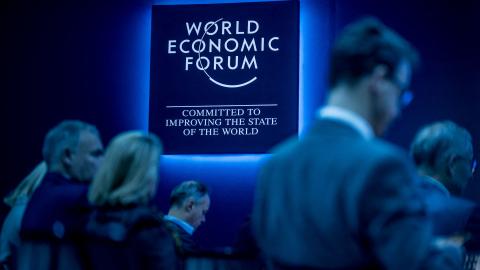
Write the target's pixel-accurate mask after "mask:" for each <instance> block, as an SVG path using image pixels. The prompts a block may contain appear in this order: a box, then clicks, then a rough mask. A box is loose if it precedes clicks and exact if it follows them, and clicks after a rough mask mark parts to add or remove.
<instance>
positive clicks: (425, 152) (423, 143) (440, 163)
mask: <svg viewBox="0 0 480 270" xmlns="http://www.w3.org/2000/svg"><path fill="white" fill-rule="evenodd" d="M471 148H472V137H471V135H470V133H469V132H468V131H467V130H466V129H464V128H462V127H460V126H458V125H457V124H455V123H454V122H452V121H441V122H435V123H432V124H430V125H427V126H425V127H423V128H422V129H420V131H419V132H418V133H417V134H416V136H415V138H414V140H413V142H412V145H411V146H410V153H411V155H412V157H413V160H414V162H415V165H416V166H417V167H418V168H421V169H423V170H427V171H428V172H430V173H439V172H441V170H442V169H443V168H444V167H445V166H446V165H445V164H446V163H445V162H447V160H448V158H449V157H450V156H452V155H455V154H460V153H464V152H466V151H470V150H471Z"/></svg>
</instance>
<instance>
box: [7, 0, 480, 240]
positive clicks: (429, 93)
mask: <svg viewBox="0 0 480 270" xmlns="http://www.w3.org/2000/svg"><path fill="white" fill-rule="evenodd" d="M18 2H19V1H8V0H7V1H6V2H5V1H4V2H2V4H0V34H1V37H2V42H0V65H1V67H2V68H1V74H2V77H1V80H0V90H1V93H2V96H3V97H2V98H1V99H0V105H1V106H0V108H1V112H2V113H1V115H2V119H1V120H2V124H3V128H2V138H3V139H2V140H1V144H2V145H1V146H2V148H1V149H2V150H3V158H2V162H1V163H0V164H2V167H1V171H2V174H1V175H0V195H2V196H3V195H5V194H6V193H7V192H8V191H9V190H10V189H11V188H13V187H14V186H15V185H16V183H17V182H18V181H19V180H20V179H21V178H22V177H23V176H24V175H25V174H26V173H27V172H28V171H29V170H30V169H31V168H32V167H33V166H34V165H35V163H37V162H38V161H40V159H41V155H40V149H41V144H42V141H43V136H44V134H45V133H46V131H47V130H48V129H49V128H50V127H52V126H53V125H55V124H56V123H58V122H59V121H61V120H62V119H65V118H78V119H82V120H85V121H88V122H91V123H94V124H95V125H97V126H98V127H99V129H100V131H101V133H102V135H103V139H104V141H105V142H108V141H109V140H110V138H112V137H113V136H114V135H115V134H117V133H118V132H121V131H124V130H128V129H146V128H147V123H148V89H149V85H148V82H149V64H150V59H149V56H150V55H149V51H150V19H151V6H152V4H165V3H167V4H172V3H179V2H182V3H200V2H202V3H212V2H239V1H180V0H178V1H93V0H92V1H78V2H75V1H67V2H65V1H50V2H48V1H47V2H42V4H27V2H22V3H18ZM99 2H100V3H99ZM300 10H301V11H300V13H301V14H300V16H301V22H300V24H301V30H300V32H301V37H300V48H301V51H300V91H301V92H300V99H301V100H300V132H303V131H304V130H305V129H306V128H307V127H308V126H309V124H310V123H311V121H312V119H313V117H314V112H315V110H316V108H317V107H318V106H320V105H321V104H322V103H323V101H324V100H325V79H324V73H325V67H326V57H327V56H328V48H329V46H330V45H331V41H332V37H333V36H334V35H335V33H336V32H337V31H338V30H339V29H340V28H341V27H343V26H344V25H345V24H346V23H348V22H350V21H352V20H353V19H356V18H358V17H359V16H361V15H363V14H373V15H376V16H377V17H379V18H380V19H381V20H383V21H385V23H387V24H388V25H391V26H392V27H393V28H395V29H397V30H398V31H399V32H400V33H401V34H402V35H404V36H406V37H407V38H408V39H409V40H411V41H412V43H413V44H415V46H416V47H417V48H418V49H419V50H420V52H421V54H422V60H423V64H422V67H421V70H420V72H419V73H418V74H417V76H416V77H415V79H414V85H413V90H414V91H415V96H416V97H415V100H414V102H413V104H412V105H411V106H410V107H408V108H407V110H406V111H405V112H404V115H403V116H404V117H403V118H402V119H401V120H399V121H397V122H396V123H395V124H394V125H393V126H392V129H391V130H390V132H389V134H388V138H389V139H390V140H392V141H394V142H395V143H398V144H399V145H401V146H404V147H406V146H407V145H408V143H409V142H410V141H411V139H412V137H413V134H414V132H415V131H416V130H417V129H418V128H419V127H420V126H421V125H423V124H426V123H428V122H431V121H434V120H439V119H445V118H449V119H452V120H454V121H457V122H458V123H460V124H461V125H464V126H465V127H467V128H468V129H469V130H470V131H471V132H472V134H473V136H474V140H475V141H476V142H475V147H476V148H475V149H476V152H477V153H478V149H479V148H478V146H479V144H478V140H480V136H479V135H480V124H479V122H478V119H480V117H479V116H480V106H477V104H478V101H479V100H480V69H479V62H480V59H479V58H480V57H479V55H480V54H479V53H478V51H477V49H478V48H480V37H479V36H478V35H476V34H475V33H478V29H477V28H478V25H480V21H479V19H478V18H480V16H479V15H480V9H479V3H478V1H474V0H472V1H467V0H465V1H443V0H437V1H421V3H417V1H400V0H394V1H383V0H357V1H353V0H352V1H348V0H324V1H314V0H305V1H303V0H302V1H300ZM265 157H266V156H265V155H253V156H250V155H249V156H244V155H235V156H219V155H215V156H166V157H165V158H164V159H163V160H162V162H161V165H160V166H161V183H160V186H159V194H158V198H157V202H158V203H159V205H160V206H161V208H162V209H163V210H164V211H166V210H167V209H166V204H167V196H168V193H169V190H170V189H171V187H173V186H174V185H176V184H177V183H179V182H181V181H183V180H186V179H192V178H194V179H199V180H202V181H204V182H206V183H207V184H208V185H209V186H210V188H211V191H212V207H211V212H210V213H209V215H208V216H207V223H206V225H204V226H202V227H200V229H199V231H198V233H197V237H198V238H199V240H200V241H201V243H202V244H203V245H205V246H207V247H214V246H224V245H229V244H231V243H232V241H233V240H234V236H235V232H236V230H237V229H238V227H239V226H240V223H241V222H242V220H243V219H244V217H245V216H246V215H247V214H248V213H249V212H250V209H251V206H252V198H253V190H254V186H255V174H256V172H257V170H258V168H259V166H260V164H261V162H262V160H263V158H265ZM477 180H478V179H477ZM477 182H478V181H477ZM472 186H473V187H474V188H472V189H470V190H469V191H470V194H469V196H472V197H478V196H477V194H478V193H480V192H478V191H479V189H477V188H476V185H475V182H473V185H472ZM2 207H3V208H0V210H1V213H2V214H4V213H5V212H6V210H7V209H6V207H4V206H2Z"/></svg>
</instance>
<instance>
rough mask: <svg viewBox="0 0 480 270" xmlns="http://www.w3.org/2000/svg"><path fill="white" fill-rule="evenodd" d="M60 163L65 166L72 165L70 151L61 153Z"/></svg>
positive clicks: (66, 150)
mask: <svg viewBox="0 0 480 270" xmlns="http://www.w3.org/2000/svg"><path fill="white" fill-rule="evenodd" d="M62 162H63V163H64V164H66V165H71V164H72V151H71V150H70V149H68V148H67V149H65V150H64V151H63V153H62Z"/></svg>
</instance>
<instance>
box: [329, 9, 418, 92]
mask: <svg viewBox="0 0 480 270" xmlns="http://www.w3.org/2000/svg"><path fill="white" fill-rule="evenodd" d="M402 61H407V62H408V63H409V64H410V65H411V66H415V65H416V64H417V62H418V55H417V52H416V51H415V49H414V48H413V47H412V46H411V45H410V44H409V43H408V42H407V41H406V40H405V39H403V38H402V37H401V36H399V35H398V34H397V33H395V32H394V31H393V30H392V29H390V28H388V27H387V26H385V25H384V24H382V23H381V22H380V21H378V20H377V19H375V18H372V17H367V18H364V19H361V20H359V21H356V22H355V23H352V24H350V25H348V26H347V27H345V29H344V31H343V32H342V33H341V35H340V36H339V37H338V38H337V40H336V42H335V44H334V46H333V48H332V53H331V56H330V67H329V86H330V89H333V88H335V86H337V85H338V84H339V83H346V84H348V85H354V84H355V83H356V82H358V80H359V79H361V78H362V77H364V76H366V75H369V74H370V73H372V71H373V70H374V68H375V67H377V66H379V65H384V66H385V67H387V68H388V72H389V75H390V76H393V72H394V71H395V69H396V68H397V67H398V66H399V64H400V63H401V62H402Z"/></svg>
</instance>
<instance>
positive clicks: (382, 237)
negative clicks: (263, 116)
mask: <svg viewBox="0 0 480 270" xmlns="http://www.w3.org/2000/svg"><path fill="white" fill-rule="evenodd" d="M416 61H417V56H416V52H415V51H414V49H413V48H412V47H411V46H410V45H409V44H408V42H407V41H405V40H404V39H403V38H402V37H400V36H399V35H398V34H396V33H395V32H394V31H393V30H391V29H389V28H388V27H386V26H385V25H383V24H382V23H381V22H379V21H378V20H376V19H373V18H367V19H363V20H360V21H358V22H356V23H353V24H351V25H349V26H347V27H346V28H345V30H344V31H343V32H342V33H341V34H340V36H339V37H338V39H337V40H336V42H335V44H334V46H333V49H332V54H331V58H330V74H329V86H330V92H329V97H328V102H327V105H326V106H325V107H324V108H322V109H320V110H319V111H318V115H317V119H316V121H315V123H314V124H313V126H312V128H311V129H310V130H309V132H308V133H307V134H305V136H304V137H302V138H300V139H297V138H294V139H290V140H288V141H287V142H284V143H283V144H281V145H280V146H278V147H277V148H276V149H275V150H274V151H273V155H272V157H271V159H270V160H269V161H268V162H267V163H266V164H265V165H264V167H263V168H262V170H261V172H260V176H259V182H258V185H257V192H256V198H255V205H254V211H253V216H252V221H253V229H254V233H255V236H256V239H257V241H258V244H259V246H260V248H261V249H262V250H263V252H264V253H265V256H266V258H267V259H268V260H269V262H270V264H271V266H273V268H275V269H398V270H400V269H401V270H403V269H460V268H461V260H460V252H459V250H458V249H457V248H455V247H454V246H447V247H443V246H442V247H440V246H439V245H437V244H436V243H437V242H435V241H434V238H433V236H432V229H431V222H430V220H429V219H428V218H427V216H426V209H425V206H424V203H423V200H422V197H421V195H420V194H419V189H418V178H417V177H415V171H414V167H413V165H412V164H411V162H410V161H409V159H408V156H407V155H406V153H404V152H403V151H402V150H400V149H398V148H397V147H395V146H393V145H391V144H388V143H386V142H384V141H382V140H381V139H378V138H376V136H379V135H381V134H383V133H384V131H385V129H386V128H387V126H388V125H389V124H390V122H391V121H392V120H393V119H394V118H395V117H396V116H398V114H399V113H400V109H401V107H402V105H403V104H404V102H407V101H408V97H409V96H408V95H407V94H408V91H407V89H408V86H409V84H410V75H411V69H412V66H413V65H414V64H415V63H416Z"/></svg>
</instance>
